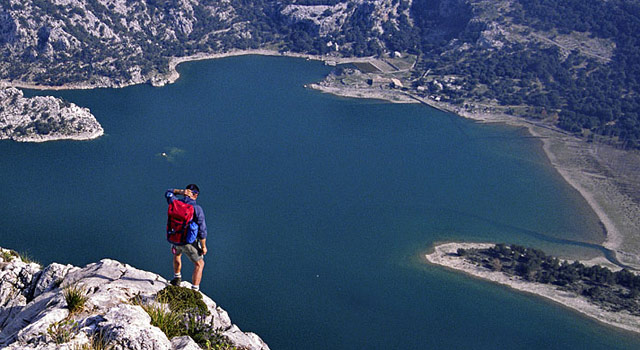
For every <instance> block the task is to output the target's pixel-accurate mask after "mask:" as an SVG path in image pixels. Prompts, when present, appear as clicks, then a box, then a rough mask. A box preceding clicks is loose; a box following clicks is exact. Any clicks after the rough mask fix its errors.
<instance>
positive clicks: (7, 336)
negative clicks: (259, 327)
mask: <svg viewBox="0 0 640 350" xmlns="http://www.w3.org/2000/svg"><path fill="white" fill-rule="evenodd" d="M183 284H187V283H185V282H183ZM166 286H167V281H166V280H165V279H163V278H162V277H161V276H159V275H156V274H154V273H151V272H147V271H142V270H138V269H136V268H134V267H131V266H129V265H127V264H123V263H121V262H118V261H114V260H110V259H103V260H101V261H99V262H97V263H93V264H89V265H87V266H85V267H83V268H79V267H75V266H72V265H61V264H57V263H53V264H51V265H49V266H47V267H45V268H42V267H41V266H39V265H38V264H36V263H33V262H31V263H27V262H24V261H22V260H21V258H20V257H18V256H17V254H15V252H11V251H9V250H6V249H2V248H0V348H2V349H16V350H17V349H25V348H28V349H84V348H93V347H91V346H94V345H92V344H95V342H96V341H100V342H101V343H102V344H107V345H108V346H111V347H112V348H113V349H172V350H174V349H199V348H200V347H199V346H198V345H197V343H196V342H195V341H194V340H193V339H192V338H190V337H189V336H175V337H173V338H172V339H169V338H168V337H167V335H166V334H165V333H163V331H161V329H160V328H158V327H156V326H153V325H152V324H151V323H152V322H153V321H152V318H151V317H150V315H151V313H148V312H147V311H145V306H148V305H152V306H154V307H156V310H163V309H167V310H168V308H167V306H166V304H162V303H159V302H158V301H157V300H158V299H157V294H158V292H159V291H161V290H162V289H164V288H165V287H166ZM70 288H77V289H78V290H82V291H83V294H84V295H85V297H86V301H85V302H84V303H83V306H82V308H81V310H80V311H73V310H70V309H72V306H71V302H72V301H70V299H69V298H68V296H65V293H68V291H69V289H70ZM202 301H203V302H204V304H205V305H206V308H207V309H208V316H206V319H205V320H202V323H201V324H207V325H209V328H210V329H215V330H216V332H217V336H218V337H219V338H220V339H224V340H225V342H227V344H230V345H231V346H234V347H235V348H238V349H252V350H268V349H269V347H268V346H267V345H266V344H265V343H264V342H263V341H262V340H261V339H260V337H258V336H257V335H255V334H253V333H244V332H242V331H241V330H240V329H239V328H238V327H237V326H235V325H233V324H232V323H231V320H230V319H229V316H228V315H227V312H226V311H224V310H223V309H221V308H220V307H218V306H217V305H216V303H215V302H214V301H213V300H211V299H210V298H208V297H207V296H206V295H204V294H203V295H202ZM147 310H148V309H147ZM229 348H231V347H229ZM225 349H226V348H225Z"/></svg>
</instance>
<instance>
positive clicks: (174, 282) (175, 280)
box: [169, 277, 182, 286]
mask: <svg viewBox="0 0 640 350" xmlns="http://www.w3.org/2000/svg"><path fill="white" fill-rule="evenodd" d="M180 282H182V278H180V277H174V278H173V279H172V280H171V282H169V283H171V285H172V286H179V285H180Z"/></svg>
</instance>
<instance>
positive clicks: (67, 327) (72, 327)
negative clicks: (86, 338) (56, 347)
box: [47, 319, 79, 344]
mask: <svg viewBox="0 0 640 350" xmlns="http://www.w3.org/2000/svg"><path fill="white" fill-rule="evenodd" d="M78 329H79V326H78V322H76V321H74V320H70V319H64V320H62V321H58V322H55V323H52V324H50V325H49V327H47V333H48V334H49V336H50V337H51V339H53V341H54V342H55V343H56V344H63V343H66V342H68V341H69V340H71V338H73V337H74V336H75V335H76V334H78Z"/></svg>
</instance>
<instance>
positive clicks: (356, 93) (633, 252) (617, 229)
mask: <svg viewBox="0 0 640 350" xmlns="http://www.w3.org/2000/svg"><path fill="white" fill-rule="evenodd" d="M243 55H263V56H281V57H295V58H305V59H308V60H318V61H324V62H329V61H331V62H332V64H340V63H350V62H362V61H366V60H367V59H370V58H369V57H364V58H341V57H335V56H320V55H308V54H297V53H290V52H284V53H282V52H278V51H275V50H267V49H257V50H234V51H230V52H226V53H215V54H196V55H192V56H185V57H174V58H172V59H170V61H169V73H168V74H167V75H166V76H162V77H158V78H157V79H152V80H151V81H150V82H151V84H152V85H154V86H163V85H166V84H170V83H173V82H175V81H176V80H177V79H179V77H180V74H179V73H178V71H177V69H176V68H177V66H178V65H179V64H180V63H183V62H190V61H198V60H208V59H217V58H225V57H233V56H243ZM147 82H149V81H148V80H147V81H130V82H126V83H122V84H117V86H110V87H125V86H129V85H136V84H141V83H147ZM113 85H116V84H113ZM0 86H13V87H17V88H25V89H36V90H66V89H92V88H98V87H108V86H96V85H91V84H88V83H79V84H67V85H64V86H43V85H36V84H30V83H25V82H17V81H13V82H6V81H5V82H0ZM307 87H309V88H312V89H316V90H319V91H322V92H325V93H330V94H333V95H337V96H343V97H352V98H371V99H381V100H386V101H389V102H393V103H422V104H426V105H428V106H430V107H433V108H436V109H439V110H442V111H445V112H450V113H453V114H456V115H458V116H461V117H464V118H468V119H472V120H476V121H479V122H484V123H503V124H506V125H510V126H515V127H523V128H526V129H527V130H528V131H529V133H530V134H531V135H532V136H534V137H536V138H538V139H540V140H541V141H542V148H543V150H544V152H545V154H546V156H547V158H548V159H549V161H550V164H551V165H552V166H553V168H555V169H556V171H558V173H559V174H560V175H561V176H562V178H564V180H565V181H566V182H567V183H568V184H569V185H570V186H571V187H573V188H574V189H576V190H577V191H578V192H579V193H580V194H581V196H582V197H583V198H584V199H585V201H586V202H587V203H588V204H589V206H590V207H591V208H592V210H593V211H594V212H595V214H596V215H597V216H598V218H599V219H600V221H601V222H602V225H603V227H604V229H605V231H606V238H605V240H604V242H602V245H603V246H604V247H605V248H607V249H610V250H612V251H613V252H614V253H615V255H616V257H617V259H618V260H619V261H621V262H623V263H624V264H628V265H630V266H632V267H634V268H638V269H640V239H636V238H634V237H633V234H634V233H636V232H638V231H639V230H640V204H639V203H638V201H637V200H636V199H634V198H633V197H632V196H630V195H629V194H628V193H626V192H625V191H624V190H623V189H622V188H621V186H620V185H619V184H620V183H623V184H625V182H624V178H628V177H631V178H633V176H621V174H620V173H619V172H618V171H619V170H620V169H616V164H613V163H607V159H606V158H608V156H609V155H611V154H615V155H617V156H620V157H630V158H632V160H633V161H638V163H640V155H639V154H638V153H637V152H633V151H620V150H615V149H613V148H612V147H610V146H607V145H598V144H593V143H587V142H586V141H583V140H580V139H578V138H577V137H575V136H573V135H570V134H568V133H566V132H564V131H562V130H560V129H557V128H554V127H552V126H549V125H543V124H542V123H536V122H533V121H529V120H525V119H522V118H516V117H513V116H510V115H506V114H500V113H494V112H480V111H468V110H465V109H462V108H459V107H456V106H452V105H450V104H447V103H444V102H440V101H435V100H432V99H428V98H422V97H420V96H416V95H413V94H410V93H407V92H404V91H401V90H397V89H385V90H381V89H362V88H352V87H349V86H340V87H336V86H325V85H320V84H309V85H308V86H307ZM621 153H624V155H621ZM612 168H613V171H610V170H611V169H612ZM622 175H624V174H622ZM626 185H628V184H626ZM631 185H632V186H634V185H636V184H631ZM636 187H637V186H636ZM634 190H635V191H639V192H640V189H638V188H634Z"/></svg>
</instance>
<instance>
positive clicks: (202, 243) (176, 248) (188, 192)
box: [165, 184, 207, 290]
mask: <svg viewBox="0 0 640 350" xmlns="http://www.w3.org/2000/svg"><path fill="white" fill-rule="evenodd" d="M199 193H200V189H199V188H198V186H196V185H194V184H190V185H187V187H186V189H184V190H180V189H168V190H167V191H166V192H165V197H166V199H167V203H169V204H171V203H172V202H173V201H174V200H179V201H182V202H184V203H186V204H189V205H191V206H193V222H195V223H196V224H197V225H198V235H197V237H196V240H195V242H193V243H187V244H182V245H179V244H174V245H173V246H172V247H171V252H172V253H173V279H172V280H171V284H172V285H174V286H179V285H180V282H182V274H181V273H180V271H181V269H182V254H183V253H184V254H186V255H187V257H188V258H189V260H191V262H192V263H193V265H194V268H193V275H192V276H191V282H192V284H193V287H192V288H193V289H194V290H200V280H201V279H202V270H203V269H204V256H205V255H206V254H207V244H206V242H207V224H206V222H205V220H204V211H203V210H202V207H200V206H199V205H198V204H196V199H197V198H198V194H199ZM175 195H183V196H184V198H182V199H177V198H176V196H175Z"/></svg>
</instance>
